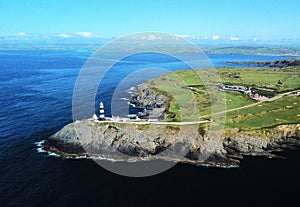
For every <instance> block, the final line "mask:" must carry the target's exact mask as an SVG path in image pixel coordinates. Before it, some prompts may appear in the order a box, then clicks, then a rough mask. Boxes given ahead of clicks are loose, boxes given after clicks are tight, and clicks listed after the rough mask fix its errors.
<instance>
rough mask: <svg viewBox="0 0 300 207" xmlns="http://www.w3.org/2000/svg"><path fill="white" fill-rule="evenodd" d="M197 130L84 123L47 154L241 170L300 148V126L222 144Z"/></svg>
mask: <svg viewBox="0 0 300 207" xmlns="http://www.w3.org/2000/svg"><path fill="white" fill-rule="evenodd" d="M197 127H199V126H197V125H195V126H188V127H186V128H181V127H180V128H179V127H178V126H172V125H164V126H161V125H150V124H149V125H148V124H147V125H138V124H126V123H123V124H121V123H118V124H116V123H100V122H95V121H93V120H82V121H78V122H75V123H71V124H68V125H66V126H65V127H64V128H63V129H61V130H60V131H59V132H57V133H56V134H54V135H52V136H51V137H49V138H48V139H47V140H45V142H44V143H43V144H42V148H43V150H45V151H48V152H52V153H55V154H58V155H61V156H63V157H68V158H77V157H92V158H101V159H107V160H118V161H138V160H145V159H162V160H166V161H173V162H181V163H189V164H194V165H209V166H217V167H237V166H239V163H240V161H241V160H242V159H243V157H244V156H267V157H276V155H275V154H273V153H276V152H278V151H282V150H291V149H295V148H297V147H299V146H300V124H293V125H282V126H277V127H274V128H271V129H262V130H256V131H251V132H246V131H245V132H244V131H239V130H238V129H226V130H224V131H223V132H222V138H221V139H216V138H215V137H208V136H207V135H204V136H203V135H200V134H199V133H197V130H196V129H197ZM178 150H179V151H182V150H183V151H185V152H186V153H185V155H184V156H183V157H178V156H177V155H176V153H175V151H176V152H178ZM165 151H168V153H164V152H165Z"/></svg>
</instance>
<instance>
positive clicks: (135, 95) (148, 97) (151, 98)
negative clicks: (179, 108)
mask: <svg viewBox="0 0 300 207" xmlns="http://www.w3.org/2000/svg"><path fill="white" fill-rule="evenodd" d="M130 92H131V95H132V96H131V99H130V103H131V104H133V105H135V106H136V107H138V108H143V109H147V110H148V112H147V113H145V114H143V115H140V117H142V118H150V119H164V118H165V112H166V109H167V108H168V106H167V105H168V102H169V101H170V98H169V97H167V96H165V95H163V94H160V93H159V92H158V91H157V90H156V89H154V88H152V86H151V85H150V84H148V83H143V84H140V85H138V86H136V87H134V88H132V89H131V90H130Z"/></svg>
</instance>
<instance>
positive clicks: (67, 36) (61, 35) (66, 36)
mask: <svg viewBox="0 0 300 207" xmlns="http://www.w3.org/2000/svg"><path fill="white" fill-rule="evenodd" d="M57 36H58V37H63V38H69V37H71V35H68V34H58V35H57Z"/></svg>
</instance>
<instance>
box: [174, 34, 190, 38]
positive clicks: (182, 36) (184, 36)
mask: <svg viewBox="0 0 300 207" xmlns="http://www.w3.org/2000/svg"><path fill="white" fill-rule="evenodd" d="M176 36H177V37H181V38H190V37H191V36H190V35H185V34H183V35H176Z"/></svg>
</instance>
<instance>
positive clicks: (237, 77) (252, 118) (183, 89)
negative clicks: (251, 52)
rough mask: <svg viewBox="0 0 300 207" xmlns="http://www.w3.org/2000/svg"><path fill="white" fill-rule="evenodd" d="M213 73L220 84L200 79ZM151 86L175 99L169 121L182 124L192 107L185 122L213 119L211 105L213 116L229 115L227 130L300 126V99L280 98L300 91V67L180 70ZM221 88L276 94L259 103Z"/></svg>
mask: <svg viewBox="0 0 300 207" xmlns="http://www.w3.org/2000/svg"><path fill="white" fill-rule="evenodd" d="M212 73H217V75H219V77H220V82H219V81H214V80H208V81H207V80H201V78H199V76H200V77H202V76H201V74H203V75H204V76H205V74H212ZM149 83H150V84H151V85H152V87H154V88H156V89H157V90H158V91H160V92H161V93H162V92H163V93H164V94H165V95H166V94H167V95H168V96H169V97H173V98H171V101H170V103H169V107H168V112H167V115H168V116H167V117H168V118H167V121H182V120H181V118H182V117H181V115H182V113H183V111H182V110H183V108H184V106H188V107H189V108H188V110H187V111H186V112H184V113H186V114H188V113H190V114H191V115H190V116H189V117H190V120H189V119H187V118H185V121H192V120H197V119H198V120H199V119H207V118H211V112H212V108H211V103H212V102H214V104H215V105H214V106H215V107H214V109H215V110H214V112H213V113H215V114H218V113H220V114H223V113H225V114H226V125H225V127H227V128H239V129H243V130H249V129H258V128H265V127H272V126H277V125H281V124H294V123H300V108H299V105H300V95H295V94H287V95H284V96H283V97H281V96H280V94H283V93H287V92H291V91H296V90H300V67H288V68H235V67H223V68H219V69H217V70H216V71H214V70H213V69H205V70H204V69H201V70H195V71H193V70H181V71H176V72H173V73H169V74H166V75H163V76H161V77H160V78H158V79H155V80H150V81H149ZM204 83H205V84H204ZM221 84H226V85H238V86H245V87H248V88H249V87H254V88H267V89H271V90H274V91H272V92H268V91H262V92H260V93H261V95H265V96H272V97H275V98H274V100H273V99H271V100H270V101H266V102H259V101H256V100H253V99H251V98H250V96H249V95H248V94H243V93H240V92H224V93H223V92H220V90H219V86H220V85H221ZM207 86H210V87H214V88H215V91H214V94H216V97H215V99H217V100H211V97H210V94H209V92H208V91H207ZM174 94H175V96H174ZM174 97H176V98H174ZM218 99H219V100H218ZM223 99H225V102H226V109H224V108H223V107H222V106H221V102H222V100H223ZM218 104H220V105H218ZM193 107H194V108H196V109H197V110H195V109H194V108H193ZM185 110H186V109H185ZM195 113H197V116H195Z"/></svg>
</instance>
